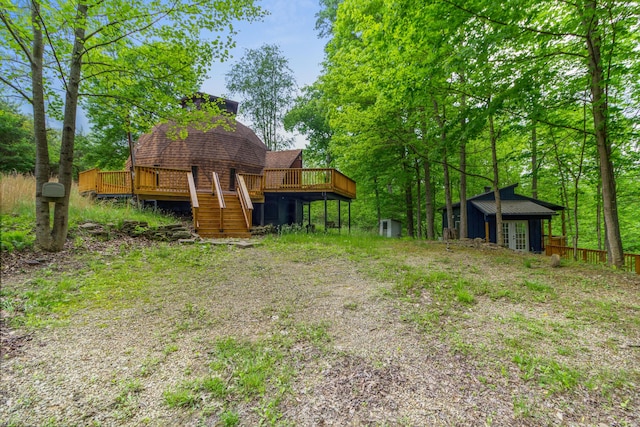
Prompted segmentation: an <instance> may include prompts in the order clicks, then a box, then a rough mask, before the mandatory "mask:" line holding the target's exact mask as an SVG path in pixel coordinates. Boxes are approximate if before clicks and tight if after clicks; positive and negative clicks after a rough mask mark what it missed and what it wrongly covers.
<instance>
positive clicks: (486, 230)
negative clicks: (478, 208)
mask: <svg viewBox="0 0 640 427" xmlns="http://www.w3.org/2000/svg"><path fill="white" fill-rule="evenodd" d="M484 240H485V241H486V242H487V243H489V221H487V219H486V218H485V220H484Z"/></svg>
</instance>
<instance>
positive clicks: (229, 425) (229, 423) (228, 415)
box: [220, 411, 240, 427]
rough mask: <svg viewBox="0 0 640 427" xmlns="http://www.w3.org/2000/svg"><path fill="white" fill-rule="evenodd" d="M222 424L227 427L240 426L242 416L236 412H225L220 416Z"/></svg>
mask: <svg viewBox="0 0 640 427" xmlns="http://www.w3.org/2000/svg"><path fill="white" fill-rule="evenodd" d="M220 423H221V424H222V425H223V426H225V427H234V426H237V425H238V424H240V416H239V415H238V413H237V412H235V411H224V412H223V413H221V414H220Z"/></svg>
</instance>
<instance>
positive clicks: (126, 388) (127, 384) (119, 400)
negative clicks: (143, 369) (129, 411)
mask: <svg viewBox="0 0 640 427" xmlns="http://www.w3.org/2000/svg"><path fill="white" fill-rule="evenodd" d="M120 389H121V390H120V393H119V394H118V395H117V396H116V398H115V405H116V407H120V408H122V407H127V406H132V405H134V404H135V402H136V401H137V398H138V395H139V394H140V392H142V390H144V387H143V386H142V383H141V382H140V380H138V379H131V380H127V381H122V382H121V383H120Z"/></svg>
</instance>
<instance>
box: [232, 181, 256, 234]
mask: <svg viewBox="0 0 640 427" xmlns="http://www.w3.org/2000/svg"><path fill="white" fill-rule="evenodd" d="M236 182H237V183H238V185H237V186H236V192H237V193H238V199H239V200H240V206H242V214H243V215H244V222H245V223H246V224H247V229H251V223H252V221H253V218H252V216H253V203H251V196H250V195H249V190H248V189H247V184H246V183H245V182H244V178H243V176H242V175H239V174H237V175H236Z"/></svg>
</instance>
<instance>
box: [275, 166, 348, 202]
mask: <svg viewBox="0 0 640 427" xmlns="http://www.w3.org/2000/svg"><path fill="white" fill-rule="evenodd" d="M263 188H264V191H333V192H336V193H339V194H341V195H343V196H346V197H349V198H355V197H356V183H355V182H354V181H353V180H352V179H350V178H348V177H347V176H345V175H344V174H342V173H340V172H338V171H337V170H335V169H265V170H264V176H263Z"/></svg>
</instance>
